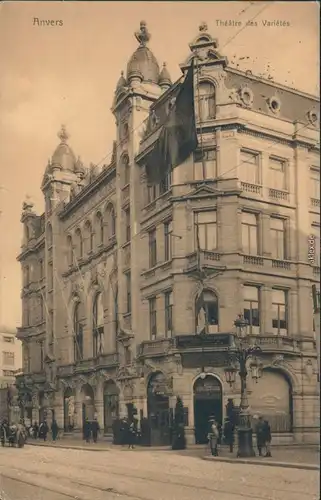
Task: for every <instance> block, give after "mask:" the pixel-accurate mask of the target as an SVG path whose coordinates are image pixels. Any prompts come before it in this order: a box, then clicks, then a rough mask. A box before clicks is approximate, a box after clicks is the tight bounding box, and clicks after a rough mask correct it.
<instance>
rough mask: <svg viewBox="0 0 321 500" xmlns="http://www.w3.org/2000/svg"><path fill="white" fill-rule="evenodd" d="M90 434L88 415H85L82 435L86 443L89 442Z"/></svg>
mask: <svg viewBox="0 0 321 500" xmlns="http://www.w3.org/2000/svg"><path fill="white" fill-rule="evenodd" d="M90 435H91V425H90V422H89V419H88V417H86V420H85V423H84V429H83V436H84V440H85V441H86V443H89V442H90Z"/></svg>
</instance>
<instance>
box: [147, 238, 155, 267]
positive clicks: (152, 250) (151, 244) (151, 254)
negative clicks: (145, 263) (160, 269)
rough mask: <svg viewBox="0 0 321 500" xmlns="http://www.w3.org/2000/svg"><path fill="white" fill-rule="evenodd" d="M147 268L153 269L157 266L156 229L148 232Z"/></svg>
mask: <svg viewBox="0 0 321 500" xmlns="http://www.w3.org/2000/svg"><path fill="white" fill-rule="evenodd" d="M148 237H149V267H154V266H156V264H157V243H156V229H153V230H152V231H149V233H148Z"/></svg>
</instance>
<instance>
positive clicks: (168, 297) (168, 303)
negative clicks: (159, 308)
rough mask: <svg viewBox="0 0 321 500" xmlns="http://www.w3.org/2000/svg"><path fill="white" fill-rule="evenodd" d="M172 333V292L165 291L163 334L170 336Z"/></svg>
mask: <svg viewBox="0 0 321 500" xmlns="http://www.w3.org/2000/svg"><path fill="white" fill-rule="evenodd" d="M172 333H173V292H166V293H165V335H166V337H171V336H172Z"/></svg>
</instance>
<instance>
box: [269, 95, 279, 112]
mask: <svg viewBox="0 0 321 500" xmlns="http://www.w3.org/2000/svg"><path fill="white" fill-rule="evenodd" d="M267 105H268V108H269V110H270V111H271V112H272V113H273V114H275V115H277V114H278V113H279V111H280V108H281V101H280V99H279V98H278V97H277V96H273V97H270V98H269V99H268V100H267Z"/></svg>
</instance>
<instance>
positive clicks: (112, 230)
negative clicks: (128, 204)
mask: <svg viewBox="0 0 321 500" xmlns="http://www.w3.org/2000/svg"><path fill="white" fill-rule="evenodd" d="M106 216H107V227H108V239H112V238H114V237H115V234H116V214H115V209H114V206H113V204H112V203H109V204H108V206H107V209H106Z"/></svg>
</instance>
